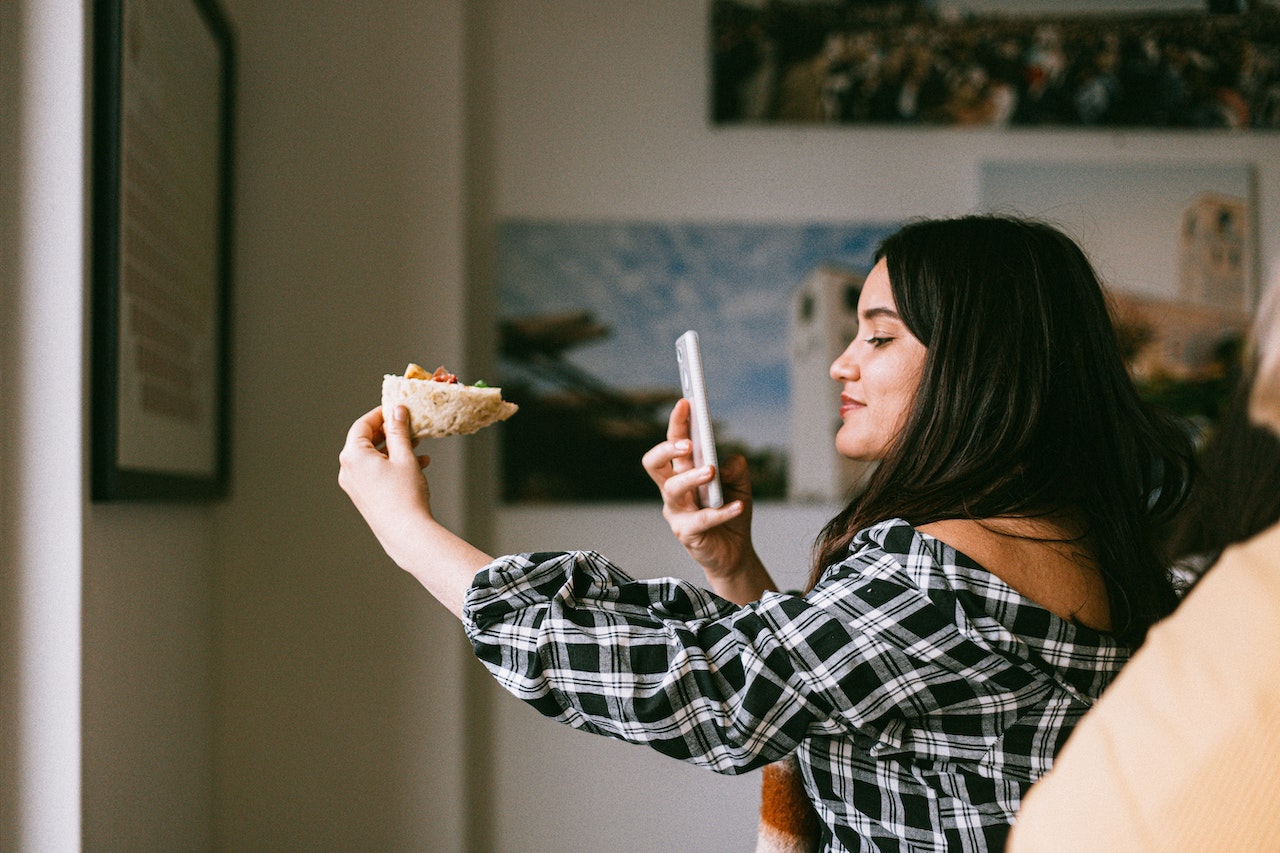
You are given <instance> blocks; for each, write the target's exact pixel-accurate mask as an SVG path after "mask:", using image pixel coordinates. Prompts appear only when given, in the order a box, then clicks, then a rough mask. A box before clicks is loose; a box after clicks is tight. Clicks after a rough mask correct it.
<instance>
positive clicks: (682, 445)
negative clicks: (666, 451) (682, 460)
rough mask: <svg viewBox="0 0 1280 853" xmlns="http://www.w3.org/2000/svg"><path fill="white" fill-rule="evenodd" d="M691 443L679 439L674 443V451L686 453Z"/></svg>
mask: <svg viewBox="0 0 1280 853" xmlns="http://www.w3.org/2000/svg"><path fill="white" fill-rule="evenodd" d="M690 447H692V445H691V444H689V442H688V441H687V440H685V439H680V440H679V441H677V442H676V443H675V448H676V453H688V452H689V448H690Z"/></svg>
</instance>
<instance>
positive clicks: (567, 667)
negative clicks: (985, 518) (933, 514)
mask: <svg viewBox="0 0 1280 853" xmlns="http://www.w3.org/2000/svg"><path fill="white" fill-rule="evenodd" d="M464 623H465V626H466V630H467V635H468V637H470V639H471V642H472V644H473V645H474V647H475V651H476V655H477V656H478V657H479V658H480V660H481V661H483V662H484V664H485V666H487V667H488V668H489V669H490V671H491V672H492V673H493V674H494V676H495V677H496V678H497V679H498V681H499V682H500V683H501V684H502V685H503V686H504V687H506V688H507V689H508V690H509V691H511V692H512V693H513V694H515V695H516V696H517V697H519V698H521V699H523V700H525V701H527V702H528V703H530V704H531V705H533V706H534V707H535V708H537V709H538V711H540V712H541V713H543V714H545V715H546V716H548V717H553V718H555V719H557V720H560V721H561V722H564V723H567V724H569V725H571V726H574V727H576V728H580V729H584V730H586V731H591V732H595V733H598V734H603V735H607V736H610V737H615V738H621V739H623V740H626V741H630V742H632V743H638V744H644V745H647V746H650V747H652V748H654V749H656V750H658V751H659V752H661V753H664V754H666V755H670V756H673V757H675V758H679V759H682V760H685V761H689V762H691V763H693V764H697V765H701V766H705V767H708V768H710V769H712V770H715V771H717V772H720V773H742V772H746V771H749V770H753V769H755V768H758V767H761V766H762V765H764V764H767V763H769V762H772V761H774V760H777V759H779V758H782V757H783V756H785V755H787V754H789V753H791V752H796V751H798V752H797V755H798V757H799V760H800V765H801V768H802V770H803V774H804V779H805V787H806V789H807V790H808V792H809V795H810V797H811V798H812V799H813V801H814V805H815V806H816V808H817V810H818V813H819V816H820V817H821V818H822V821H823V823H824V824H825V826H824V844H825V849H828V850H832V851H846V850H847V851H852V850H899V851H907V850H919V851H923V850H930V851H944V850H945V851H949V852H950V853H954V852H955V851H976V850H988V849H997V850H998V849H1001V848H1002V846H1003V843H1004V839H1005V837H1006V835H1007V833H1008V828H1009V825H1010V823H1011V822H1012V821H1013V818H1014V815H1015V814H1016V813H1017V810H1018V806H1019V804H1020V802H1021V800H1022V796H1023V794H1024V793H1025V792H1026V790H1027V788H1028V787H1029V786H1030V784H1031V783H1032V782H1033V781H1035V780H1036V779H1037V778H1039V777H1040V776H1041V775H1042V774H1043V773H1044V772H1045V771H1046V770H1048V769H1049V766H1050V764H1051V763H1052V761H1053V757H1054V755H1055V754H1056V753H1057V751H1058V749H1059V747H1061V746H1062V744H1063V742H1064V741H1065V740H1066V737H1067V735H1068V734H1070V732H1071V729H1072V728H1073V727H1074V725H1075V724H1076V722H1077V721H1078V720H1079V719H1080V716H1081V715H1082V714H1083V713H1084V712H1085V711H1086V710H1087V709H1088V708H1089V707H1090V705H1091V704H1092V703H1093V701H1094V700H1095V699H1096V698H1097V697H1098V695H1099V694H1100V693H1101V692H1102V690H1103V688H1104V687H1106V686H1107V684H1109V683H1110V681H1111V680H1112V678H1113V677H1114V676H1115V674H1116V673H1117V672H1118V671H1119V669H1120V667H1121V666H1122V665H1123V664H1124V663H1125V662H1126V660H1127V659H1128V655H1129V652H1128V650H1127V649H1125V648H1124V647H1122V646H1121V645H1119V644H1118V643H1116V642H1115V641H1114V640H1113V639H1111V638H1110V637H1108V636H1106V635H1104V634H1101V633H1098V632H1096V631H1092V630H1090V629H1088V628H1085V627H1082V626H1079V625H1074V624H1072V623H1069V622H1067V621H1064V620H1062V619H1060V618H1058V617H1057V616H1055V615H1053V614H1052V613H1050V612H1048V611H1047V610H1045V609H1043V608H1042V607H1040V606H1038V605H1036V604H1034V603H1032V602H1031V601H1030V600H1028V599H1027V598H1024V597H1023V596H1022V595H1020V594H1019V593H1017V592H1015V591H1014V590H1013V589H1012V588H1010V587H1009V586H1008V585H1006V584H1005V583H1004V582H1002V581H1001V580H1000V579H999V578H997V577H995V576H994V575H992V574H991V573H989V572H987V571H985V570H984V569H982V568H981V567H979V566H978V565H977V564H976V563H974V562H973V561H972V560H971V559H969V558H968V557H966V556H964V555H963V554H961V553H959V552H957V551H956V550H955V549H953V548H951V547H950V546H948V545H946V544H944V543H943V542H941V541H939V540H937V539H934V538H932V537H930V536H928V535H925V534H922V533H920V532H919V531H917V530H916V529H915V528H913V527H911V525H909V524H907V523H906V522H904V521H901V520H890V521H885V522H882V523H880V524H877V525H874V526H872V527H870V528H867V529H866V530H864V531H862V532H861V533H860V534H859V535H858V537H857V538H856V539H855V540H854V542H853V543H852V545H851V547H850V551H849V555H848V556H847V557H846V558H845V559H844V560H843V561H842V562H840V563H837V564H834V565H832V566H831V567H830V568H828V569H827V571H826V573H825V574H824V575H823V577H822V579H821V581H820V582H819V583H818V585H817V586H816V587H815V588H814V589H813V590H812V591H811V592H809V593H808V594H807V595H805V596H803V597H800V596H797V595H787V594H781V593H769V594H767V595H765V596H764V597H763V598H762V599H761V600H760V601H758V602H755V603H753V604H751V605H747V606H738V605H734V604H731V603H729V602H727V601H725V600H723V599H721V598H719V597H717V596H715V595H713V594H712V593H710V592H707V591H706V590H704V589H701V588H699V587H697V586H695V585H693V584H689V583H685V582H683V581H679V580H674V579H669V578H667V579H658V580H646V581H637V580H634V579H632V578H631V577H629V576H628V575H626V574H625V573H623V572H622V571H621V570H619V569H618V568H616V567H615V566H613V565H611V564H610V563H609V562H607V561H606V560H605V559H604V558H602V557H601V556H600V555H598V554H596V553H594V552H590V551H576V552H569V553H552V554H524V555H516V556H510V557H503V558H501V559H498V560H496V561H494V562H493V563H491V564H490V565H489V566H487V567H485V568H484V569H483V570H481V571H480V572H479V573H478V574H477V575H476V578H475V581H474V583H473V585H472V587H471V589H470V591H469V592H468V594H467V599H466V604H465V607H464Z"/></svg>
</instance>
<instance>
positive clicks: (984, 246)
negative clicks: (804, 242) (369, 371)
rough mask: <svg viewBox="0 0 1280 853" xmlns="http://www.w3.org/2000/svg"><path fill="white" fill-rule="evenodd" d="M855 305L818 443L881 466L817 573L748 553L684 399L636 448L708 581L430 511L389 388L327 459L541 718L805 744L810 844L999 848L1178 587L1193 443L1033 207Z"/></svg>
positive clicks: (629, 736) (747, 505) (704, 737)
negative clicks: (710, 484) (823, 439)
mask: <svg viewBox="0 0 1280 853" xmlns="http://www.w3.org/2000/svg"><path fill="white" fill-rule="evenodd" d="M858 318H859V331H858V336H857V339H856V340H855V341H853V342H852V343H851V344H850V345H849V348H848V349H847V350H846V351H845V353H844V354H842V355H841V356H840V357H839V358H838V359H837V360H836V362H835V363H834V364H833V365H832V369H831V373H832V377H833V378H834V379H835V380H836V381H837V382H839V383H841V386H842V391H843V393H842V397H841V401H842V402H841V409H840V416H841V419H842V425H841V426H840V428H839V430H838V432H837V434H836V437H835V445H836V448H837V449H838V450H839V452H841V453H842V454H844V455H846V456H848V457H850V458H854V459H864V460H877V461H878V462H879V465H878V467H877V470H876V471H875V473H874V474H873V476H872V477H871V479H870V481H869V484H868V486H867V488H866V490H865V492H863V493H862V494H861V495H859V496H858V497H856V498H855V499H853V500H852V501H851V502H850V504H849V505H848V506H847V507H846V508H845V509H844V510H843V511H842V512H841V513H839V514H838V515H837V516H836V517H835V518H834V519H832V520H831V522H830V523H829V524H828V525H827V527H826V528H825V530H824V531H823V534H822V536H821V537H820V540H819V547H818V548H817V549H816V554H817V557H816V560H815V563H814V566H813V572H812V576H811V580H810V584H809V589H808V591H807V592H806V593H805V594H804V595H784V594H781V593H778V592H775V591H773V590H774V584H773V582H772V580H771V578H770V576H769V573H768V571H767V570H766V568H765V567H764V566H763V565H762V564H761V562H760V560H759V558H758V557H757V556H756V552H755V550H754V548H753V547H752V545H751V539H750V516H751V498H750V489H749V485H748V483H747V481H746V474H745V466H744V465H743V464H742V462H741V460H737V459H735V460H733V462H732V463H731V464H730V465H729V466H728V467H727V468H726V470H725V471H724V472H723V479H724V481H725V486H726V489H727V491H728V492H729V496H730V498H732V499H731V500H730V502H729V503H728V504H726V506H724V507H723V508H721V509H700V508H698V507H697V506H696V503H695V498H694V495H695V494H696V487H697V485H698V484H699V483H700V482H703V481H705V480H706V479H707V478H709V477H710V475H711V472H710V471H709V470H707V469H697V468H694V467H692V463H691V461H690V453H691V449H690V447H689V444H688V439H687V435H688V432H687V404H686V403H683V402H682V403H680V404H678V405H677V407H676V409H675V410H674V412H673V413H672V419H671V425H670V432H669V440H668V441H667V442H664V443H663V444H660V445H658V446H657V447H655V448H654V449H652V450H651V451H650V452H649V453H648V454H646V456H645V460H644V465H645V467H646V469H647V470H648V471H649V473H650V475H651V476H652V477H653V478H654V479H655V481H656V482H658V484H659V486H660V489H661V492H662V496H663V504H664V513H665V514H666V516H667V518H668V520H669V522H670V524H671V526H672V529H673V531H674V532H675V533H676V535H677V537H678V538H679V539H680V541H681V542H682V543H683V544H684V545H685V547H686V548H687V549H688V550H689V552H690V554H691V555H692V556H693V557H694V559H695V560H697V562H698V563H699V564H700V565H701V566H702V567H703V570H704V571H705V572H706V575H707V577H708V579H709V581H710V583H711V585H712V587H713V589H714V590H715V591H716V592H717V593H719V594H711V593H708V592H706V591H704V590H702V589H700V588H698V587H696V586H694V585H691V584H686V583H682V582H679V581H675V580H670V579H664V580H653V581H636V580H633V579H632V578H631V577H629V576H628V575H626V574H625V573H624V572H622V571H621V570H620V569H618V568H617V567H615V566H613V565H612V564H611V563H609V562H608V561H607V560H605V559H604V558H603V557H602V556H600V555H599V554H596V553H594V552H572V553H562V554H524V555H515V556H510V557H504V558H501V559H499V560H492V559H491V558H490V557H489V556H488V555H486V554H483V553H482V552H480V551H478V550H477V549H475V548H474V547H472V546H470V545H469V544H467V543H465V542H463V541H462V540H460V539H458V538H457V537H454V536H453V535H452V534H450V533H449V532H448V531H447V530H445V529H444V528H443V527H441V526H440V525H439V524H438V523H437V522H436V521H435V520H434V518H433V516H432V513H431V507H430V495H429V490H428V486H427V484H426V480H425V478H423V477H421V476H420V475H419V465H420V464H425V461H421V462H420V461H419V460H417V459H416V458H415V457H414V455H413V451H412V449H411V446H410V443H409V441H408V439H407V438H406V435H405V429H404V423H403V421H401V420H398V418H399V417H402V416H403V412H401V411H397V412H396V418H393V420H392V421H391V422H389V423H387V424H384V423H383V420H382V414H381V412H380V411H378V410H374V411H371V412H369V413H368V414H366V415H365V416H364V417H363V418H361V419H360V420H358V421H357V422H356V423H355V424H354V425H353V426H352V429H351V432H350V433H349V435H348V440H347V445H346V447H345V448H344V449H343V452H342V458H341V463H342V470H341V473H340V476H339V481H340V483H341V484H342V486H343V488H344V489H345V490H346V491H347V492H348V494H349V495H350V496H351V498H352V499H353V501H354V502H355V504H356V506H357V507H358V508H359V509H360V511H361V513H362V514H363V515H364V517H365V519H366V520H367V521H368V522H369V524H370V526H371V527H372V528H373V531H374V533H375V534H376V535H377V536H378V539H379V541H380V542H381V543H382V545H383V546H384V548H385V549H386V550H387V552H388V553H389V554H390V555H391V557H392V558H393V559H394V560H395V561H396V562H397V563H398V564H399V565H400V566H401V567H403V568H405V569H406V570H408V571H409V572H411V573H412V574H414V575H415V577H417V578H418V579H419V580H420V581H421V582H422V583H423V585H424V586H426V587H427V589H428V590H430V591H431V592H432V593H433V594H434V595H435V596H436V597H437V598H438V599H439V600H440V601H442V602H443V603H445V604H446V605H447V606H449V607H450V608H451V609H452V610H453V612H454V613H456V614H458V615H459V616H461V617H462V619H463V622H464V626H465V628H466V631H467V634H468V636H469V637H470V638H471V641H472V643H473V645H474V647H475V650H476V654H477V656H478V657H479V658H480V659H481V660H482V661H483V662H484V663H485V665H486V666H488V667H489V669H490V670H491V671H492V672H493V674H494V675H495V677H496V678H497V679H498V680H499V681H500V682H501V683H502V684H503V685H504V686H506V687H507V688H508V689H509V690H511V691H512V692H513V693H514V694H515V695H517V696H519V697H521V698H523V699H525V700H526V701H528V702H530V703H531V704H532V705H534V706H535V707H536V708H538V710H540V711H541V712H542V713H544V714H546V715H547V716H550V717H553V718H556V719H559V720H561V721H562V722H566V723H568V724H570V725H573V726H576V727H578V728H582V729H584V730H587V731H592V732H596V733H600V734H606V735H609V736H613V737H618V738H623V739H625V740H629V741H633V742H636V743H642V744H646V745H648V746H651V747H653V748H654V749H657V750H658V751H660V752H663V753H665V754H667V755H671V756H673V757H676V758H680V759H683V760H686V761H690V762H693V763H695V764H699V765H702V766H706V767H708V768H710V769H713V770H716V771H719V772H724V773H739V772H744V771H748V770H752V769H754V768H757V767H761V766H764V765H766V764H769V763H771V762H775V761H777V760H779V759H782V758H783V757H785V756H788V755H791V754H792V753H795V754H796V756H797V758H798V761H799V764H800V766H801V768H802V770H803V775H804V780H805V787H806V789H807V791H808V792H809V795H810V797H811V799H812V800H813V801H814V803H815V805H816V807H817V811H818V814H819V817H820V818H821V822H822V842H823V845H824V847H825V849H829V850H836V851H843V850H864V849H876V848H881V847H890V848H893V849H911V850H948V851H965V850H987V849H998V848H999V847H1000V846H1002V844H1003V842H1004V839H1005V837H1006V834H1007V832H1008V827H1009V824H1010V822H1011V820H1012V818H1013V815H1014V814H1015V812H1016V811H1017V809H1018V806H1019V804H1020V802H1021V798H1022V794H1023V792H1024V791H1025V790H1026V789H1027V788H1028V787H1029V786H1030V784H1031V783H1032V782H1033V781H1035V779H1037V778H1038V777H1039V776H1040V775H1042V774H1043V773H1044V772H1045V771H1046V770H1047V769H1048V768H1049V766H1050V764H1051V763H1052V760H1053V756H1054V754H1055V753H1056V752H1057V750H1058V748H1059V746H1060V745H1061V744H1062V742H1063V741H1064V740H1065V738H1066V736H1067V734H1069V733H1070V731H1071V728H1072V726H1073V725H1074V724H1075V722H1076V720H1077V719H1079V717H1080V716H1081V715H1082V714H1083V713H1084V711H1085V710H1086V709H1087V708H1088V707H1089V706H1090V705H1091V704H1092V703H1093V701H1094V699H1096V697H1097V696H1098V695H1099V694H1100V693H1101V692H1102V690H1103V688H1105V687H1106V686H1107V684H1109V683H1110V681H1111V679H1112V678H1113V677H1114V675H1115V674H1116V672H1117V671H1118V670H1119V668H1120V667H1121V666H1122V665H1123V664H1124V662H1125V661H1126V660H1127V659H1128V656H1129V654H1130V652H1131V650H1132V649H1133V648H1134V647H1135V646H1136V645H1137V644H1138V643H1140V642H1141V639H1142V637H1143V636H1144V634H1145V632H1146V630H1147V628H1148V627H1149V626H1150V625H1151V624H1152V623H1153V622H1154V621H1156V620H1157V619H1159V618H1161V617H1163V616H1164V615H1166V614H1167V613H1168V612H1169V611H1170V610H1172V608H1173V606H1174V603H1175V595H1174V591H1173V588H1172V585H1171V583H1170V581H1169V579H1168V577H1167V575H1166V573H1165V572H1164V570H1163V568H1162V565H1163V561H1162V559H1161V557H1160V555H1159V554H1157V553H1156V547H1155V544H1154V533H1153V524H1154V521H1155V520H1158V519H1159V518H1160V517H1162V516H1163V514H1164V513H1165V512H1167V511H1168V510H1169V508H1170V507H1172V506H1173V505H1174V504H1175V503H1176V502H1177V501H1178V499H1179V498H1180V496H1181V494H1182V492H1183V481H1184V478H1185V474H1186V471H1187V470H1188V466H1189V464H1190V463H1189V459H1190V453H1191V450H1190V446H1189V443H1188V441H1187V439H1186V438H1185V436H1184V435H1183V434H1182V433H1180V432H1179V431H1178V430H1176V429H1174V428H1173V427H1172V426H1171V425H1169V424H1167V423H1165V422H1164V421H1162V420H1161V419H1159V418H1158V417H1156V416H1155V415H1153V414H1152V413H1150V412H1148V411H1147V410H1146V409H1145V408H1144V406H1143V405H1142V404H1141V403H1140V402H1139V400H1138V398H1137V397H1136V395H1135V393H1134V391H1133V388H1132V386H1131V384H1130V382H1129V380H1128V376H1127V374H1126V371H1125V367H1124V365H1123V363H1122V362H1121V360H1120V357H1119V354H1118V350H1117V346H1116V341H1115V337H1114V333H1113V330H1112V328H1111V324H1110V319H1109V316H1108V313H1107V306H1106V302H1105V300H1104V298H1103V294H1102V290H1101V287H1100V285H1099V283H1098V280H1097V278H1096V276H1095V274H1094V273H1093V271H1092V269H1091V268H1090V266H1089V263H1088V261H1087V259H1086V258H1085V257H1084V255H1083V254H1082V253H1081V251H1080V249H1079V248H1078V247H1077V246H1076V245H1075V244H1074V243H1072V242H1071V241H1070V240H1069V239H1068V238H1066V237H1065V236H1063V235H1062V234H1061V233H1060V232H1058V231H1056V230H1054V229H1052V228H1049V227H1047V226H1044V225H1041V224H1037V223H1031V222H1021V221H1015V220H1009V219H1001V218H985V217H966V218H962V219H957V220H945V221H935V222H928V221H926V222H919V223H914V224H911V225H908V226H907V227H905V228H903V229H902V230H901V231H900V232H898V233H897V234H895V235H894V236H893V237H891V238H889V239H888V240H887V241H886V242H885V243H884V245H883V247H882V249H881V252H880V256H879V259H878V261H877V263H876V265H875V268H874V269H873V270H872V272H871V274H870V275H869V276H868V278H867V281H866V283H865V285H864V287H863V290H862V294H861V297H860V299H859V303H858ZM825 416H826V415H824V414H823V413H815V417H825ZM384 433H385V436H384ZM384 437H385V441H386V452H385V453H384V452H383V451H380V450H379V449H378V443H379V442H381V441H382V440H383V439H384Z"/></svg>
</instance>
